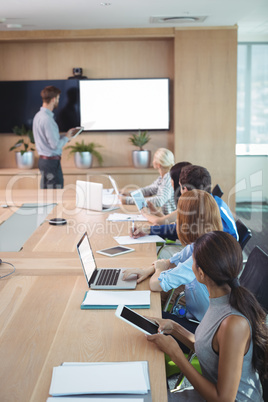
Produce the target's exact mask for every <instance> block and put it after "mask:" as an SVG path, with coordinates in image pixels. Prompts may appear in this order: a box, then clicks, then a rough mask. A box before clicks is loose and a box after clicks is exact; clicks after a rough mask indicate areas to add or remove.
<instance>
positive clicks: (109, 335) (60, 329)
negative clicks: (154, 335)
mask: <svg viewBox="0 0 268 402" xmlns="http://www.w3.org/2000/svg"><path fill="white" fill-rule="evenodd" d="M24 202H27V203H29V202H38V203H39V204H41V203H50V202H56V203H57V205H56V206H55V208H54V209H53V211H52V212H51V213H50V215H49V216H48V217H49V218H52V217H53V218H55V217H60V218H61V217H62V218H66V219H67V225H65V226H52V225H49V223H48V222H46V221H45V222H44V223H43V224H42V225H41V226H39V227H38V228H37V229H36V231H35V232H34V233H33V235H32V236H31V237H30V238H29V239H28V240H27V241H26V242H25V244H24V245H23V248H22V250H21V251H19V252H1V256H0V257H1V259H2V260H3V261H7V262H10V263H12V264H14V265H15V267H16V272H15V274H13V275H11V276H9V277H7V278H2V279H1V280H0V400H1V401H2V402H4V401H8V402H10V401H12V402H13V401H20V402H21V401H25V402H29V401H32V402H39V401H40V402H41V401H42V402H43V401H46V399H47V397H48V396H49V386H50V381H51V376H52V369H53V367H54V366H58V365H60V364H61V363H62V362H64V361H69V362H70V361H72V362H87V361H90V362H92V361H100V362H105V361H136V360H148V361H149V371H150V381H151V392H152V400H153V401H154V402H158V401H159V402H160V401H161V402H165V401H166V400H167V389H166V380H165V364H164V355H163V353H162V352H160V351H159V350H157V348H156V347H155V346H154V345H152V344H150V343H149V342H147V340H146V338H145V336H144V334H143V333H142V332H140V331H137V330H136V329H134V328H132V327H131V326H130V325H127V324H125V323H124V322H123V321H121V320H119V319H117V318H116V317H115V315H114V310H81V309H80V305H81V302H82V300H83V297H84V294H85V292H86V291H87V290H88V288H87V284H86V280H85V278H84V275H83V272H82V268H81V264H80V261H79V258H78V255H77V252H76V244H77V242H78V240H79V239H80V237H81V235H82V234H83V233H84V231H85V230H87V231H88V234H89V237H90V241H91V244H92V248H93V250H94V251H96V250H98V249H100V248H103V247H109V246H113V245H116V244H117V243H116V242H115V240H114V239H113V236H116V235H124V234H127V233H128V231H129V227H130V223H128V222H117V223H114V222H108V221H106V218H107V216H108V214H109V213H101V212H100V213H99V212H93V211H87V210H80V209H76V208H75V190H74V189H73V188H70V189H67V190H45V191H44V190H43V191H42V190H36V191H34V190H28V191H22V190H16V191H10V192H9V193H7V192H4V191H0V204H1V205H2V204H7V205H9V207H8V208H0V224H1V223H2V222H4V221H5V220H6V219H8V217H9V216H11V215H12V214H13V213H14V212H15V211H16V210H17V208H18V207H19V206H20V205H21V204H22V203H24ZM131 210H132V211H134V209H133V207H128V211H129V212H131ZM134 248H135V252H133V253H130V254H127V255H126V256H123V255H122V256H119V257H114V258H109V257H105V256H101V255H98V254H95V257H96V261H97V265H98V267H105V266H111V267H143V266H146V265H149V264H151V262H152V261H153V260H154V259H155V258H156V248H155V244H142V245H135V246H134ZM9 268H10V267H9V266H8V265H6V264H2V265H0V274H1V275H3V274H5V273H6V272H8V271H9V270H10V269H9ZM148 288H149V287H148V281H144V282H143V283H141V284H139V285H138V286H137V289H138V290H144V289H148ZM140 312H141V314H146V315H148V316H160V314H161V305H160V295H159V294H157V293H152V294H151V308H150V309H149V310H140ZM104 381H105V379H104Z"/></svg>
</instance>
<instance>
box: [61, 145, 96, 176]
mask: <svg viewBox="0 0 268 402" xmlns="http://www.w3.org/2000/svg"><path fill="white" fill-rule="evenodd" d="M96 148H101V145H99V144H96V143H95V142H90V143H89V144H85V143H84V140H82V141H81V142H76V143H75V145H69V146H68V147H66V149H70V154H74V162H75V165H76V167H78V168H79V169H87V168H90V167H91V166H92V162H93V158H92V156H95V157H96V158H97V160H98V162H99V164H100V165H102V161H103V159H102V156H101V154H100V153H99V151H97V149H96Z"/></svg>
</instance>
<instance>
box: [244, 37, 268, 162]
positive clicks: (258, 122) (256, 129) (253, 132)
mask: <svg viewBox="0 0 268 402" xmlns="http://www.w3.org/2000/svg"><path fill="white" fill-rule="evenodd" d="M236 142H237V145H236V153H237V154H238V155H243V154H252V155H267V154H268V43H240V44H238V57H237V141H236Z"/></svg>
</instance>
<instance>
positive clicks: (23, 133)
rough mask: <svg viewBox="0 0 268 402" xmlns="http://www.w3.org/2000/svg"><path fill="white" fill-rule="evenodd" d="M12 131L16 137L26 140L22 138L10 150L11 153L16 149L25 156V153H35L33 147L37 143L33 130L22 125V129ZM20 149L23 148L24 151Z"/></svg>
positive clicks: (15, 128) (14, 128)
mask: <svg viewBox="0 0 268 402" xmlns="http://www.w3.org/2000/svg"><path fill="white" fill-rule="evenodd" d="M12 131H13V133H15V134H16V135H18V136H20V137H26V138H21V139H20V140H18V141H17V142H16V144H15V145H13V147H11V148H9V150H10V151H13V150H14V149H16V150H17V151H18V152H20V153H21V155H23V154H24V153H25V152H29V151H34V147H33V146H32V145H31V144H34V143H35V142H34V136H33V132H32V130H29V129H27V128H26V127H25V126H24V125H22V126H21V127H19V126H15V127H13V129H12ZM20 147H23V149H18V148H20Z"/></svg>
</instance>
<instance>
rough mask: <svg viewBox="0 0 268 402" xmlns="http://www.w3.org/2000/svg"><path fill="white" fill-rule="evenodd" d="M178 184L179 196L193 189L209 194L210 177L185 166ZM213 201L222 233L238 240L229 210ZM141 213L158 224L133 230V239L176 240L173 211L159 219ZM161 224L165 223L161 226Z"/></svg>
mask: <svg viewBox="0 0 268 402" xmlns="http://www.w3.org/2000/svg"><path fill="white" fill-rule="evenodd" d="M179 183H180V189H181V194H184V193H185V192H187V191H190V190H193V189H197V190H205V191H207V192H208V193H211V176H210V173H209V172H208V170H207V169H206V168H204V167H202V166H197V165H188V166H185V167H184V168H183V169H182V170H181V174H180V179H179ZM214 199H215V201H216V203H217V204H218V207H219V210H220V214H221V219H222V225H223V230H224V232H227V233H230V234H231V235H232V236H234V238H235V239H236V240H239V239H238V233H237V228H236V224H235V221H234V218H233V216H232V212H231V210H230V208H229V207H228V205H227V204H226V203H225V202H224V201H223V200H222V199H221V198H219V197H217V196H214ZM142 213H143V215H144V216H145V217H146V218H147V219H148V221H149V222H151V223H158V225H153V226H151V227H150V228H137V229H135V230H134V232H133V234H132V236H133V237H134V238H136V237H140V236H144V235H146V234H151V235H159V236H161V237H163V238H165V239H169V240H174V241H175V240H177V239H178V236H177V231H176V223H175V221H176V214H177V211H174V212H172V213H171V214H169V215H165V216H160V217H159V216H155V215H150V214H148V213H146V212H145V211H142ZM162 222H163V223H164V222H166V223H165V224H162V225H161V223H162ZM167 222H168V223H167ZM171 222H172V223H171ZM174 252H175V250H173V252H172V254H173V253H174Z"/></svg>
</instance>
